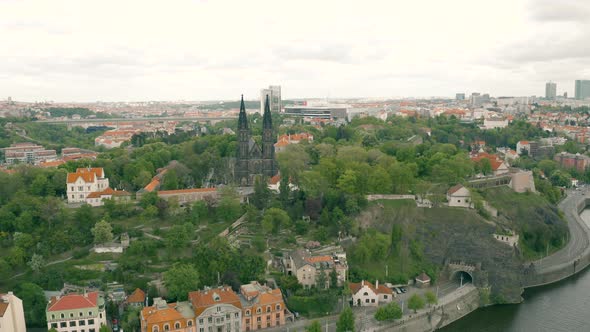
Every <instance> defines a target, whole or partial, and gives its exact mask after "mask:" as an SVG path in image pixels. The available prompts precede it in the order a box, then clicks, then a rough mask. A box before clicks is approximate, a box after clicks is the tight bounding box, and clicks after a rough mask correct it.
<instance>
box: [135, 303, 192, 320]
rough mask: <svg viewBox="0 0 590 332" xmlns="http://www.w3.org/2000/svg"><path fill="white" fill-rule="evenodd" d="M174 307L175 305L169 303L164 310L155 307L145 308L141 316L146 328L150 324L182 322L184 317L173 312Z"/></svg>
mask: <svg viewBox="0 0 590 332" xmlns="http://www.w3.org/2000/svg"><path fill="white" fill-rule="evenodd" d="M175 306H176V303H169V304H168V308H164V309H158V308H156V306H153V307H145V308H143V309H142V310H141V316H142V317H143V318H145V320H146V323H147V324H148V326H149V325H151V324H157V323H164V322H169V321H176V320H184V317H182V315H181V314H180V313H179V312H178V311H176V310H174V307H175Z"/></svg>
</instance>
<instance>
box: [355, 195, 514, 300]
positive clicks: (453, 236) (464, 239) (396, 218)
mask: <svg viewBox="0 0 590 332" xmlns="http://www.w3.org/2000/svg"><path fill="white" fill-rule="evenodd" d="M394 223H400V224H403V225H404V227H405V229H406V231H405V233H404V234H405V236H408V237H410V238H411V240H416V241H418V242H419V243H421V244H422V246H423V254H424V257H425V258H426V259H427V260H429V261H430V262H431V263H433V264H435V265H437V266H439V268H440V271H441V274H440V277H441V278H443V279H444V278H445V277H452V275H451V273H450V272H452V271H449V269H448V264H449V263H453V262H463V263H464V264H466V265H469V266H473V271H467V272H470V274H472V275H473V279H474V280H473V282H474V284H475V285H476V286H477V287H490V289H491V295H490V300H491V302H492V303H517V302H521V300H522V298H521V294H522V292H523V288H522V278H523V275H524V271H523V261H522V259H521V258H520V255H519V254H518V251H517V249H516V248H513V247H510V246H508V245H506V244H504V243H501V242H499V241H497V240H496V239H494V237H493V234H494V231H495V230H496V226H494V225H493V224H491V223H489V222H487V221H485V220H484V219H482V218H481V217H480V216H479V215H477V214H476V213H475V211H473V210H469V209H459V208H445V207H441V208H432V209H427V208H416V207H415V205H414V206H411V205H405V206H403V207H401V208H389V207H387V206H386V207H385V208H384V207H383V206H379V205H375V206H373V208H370V209H369V210H367V211H365V213H364V218H363V216H361V220H360V224H361V225H362V226H363V227H372V228H377V229H379V230H381V231H383V232H387V233H389V232H390V230H391V225H392V224H394Z"/></svg>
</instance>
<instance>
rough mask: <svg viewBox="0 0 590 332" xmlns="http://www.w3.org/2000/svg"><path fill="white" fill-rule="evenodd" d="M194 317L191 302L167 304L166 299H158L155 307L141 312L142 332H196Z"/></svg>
mask: <svg viewBox="0 0 590 332" xmlns="http://www.w3.org/2000/svg"><path fill="white" fill-rule="evenodd" d="M194 316H195V314H194V312H193V310H192V308H191V305H190V303H189V302H177V303H166V301H165V300H164V299H162V298H159V297H157V298H155V299H154V305H153V306H151V307H145V308H143V309H142V310H141V313H140V316H139V318H140V322H141V331H142V332H164V331H175V332H194V331H195V329H194V326H195V325H196V324H195V319H194Z"/></svg>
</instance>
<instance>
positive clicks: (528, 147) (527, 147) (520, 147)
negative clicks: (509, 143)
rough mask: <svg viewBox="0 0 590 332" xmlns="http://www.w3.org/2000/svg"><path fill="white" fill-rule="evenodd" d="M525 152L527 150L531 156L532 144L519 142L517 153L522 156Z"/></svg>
mask: <svg viewBox="0 0 590 332" xmlns="http://www.w3.org/2000/svg"><path fill="white" fill-rule="evenodd" d="M523 150H526V151H527V153H529V154H530V152H531V144H530V142H529V141H518V143H516V153H518V155H519V156H520V155H522V153H523Z"/></svg>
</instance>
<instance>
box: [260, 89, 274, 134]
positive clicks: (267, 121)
mask: <svg viewBox="0 0 590 332" xmlns="http://www.w3.org/2000/svg"><path fill="white" fill-rule="evenodd" d="M262 128H263V129H266V128H271V129H272V117H271V115H270V100H269V98H268V95H266V101H265V102H264V115H263V116H262Z"/></svg>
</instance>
